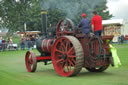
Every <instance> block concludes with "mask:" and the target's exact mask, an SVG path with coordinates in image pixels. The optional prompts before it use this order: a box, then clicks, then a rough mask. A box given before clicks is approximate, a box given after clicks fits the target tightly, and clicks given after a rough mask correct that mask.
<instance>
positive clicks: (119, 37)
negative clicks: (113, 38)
mask: <svg viewBox="0 0 128 85" xmlns="http://www.w3.org/2000/svg"><path fill="white" fill-rule="evenodd" d="M120 43H121V36H120V35H119V36H118V44H120Z"/></svg>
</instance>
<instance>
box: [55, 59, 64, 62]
mask: <svg viewBox="0 0 128 85" xmlns="http://www.w3.org/2000/svg"><path fill="white" fill-rule="evenodd" d="M61 61H62V62H63V61H64V59H59V60H57V61H56V62H57V63H60V62H61Z"/></svg>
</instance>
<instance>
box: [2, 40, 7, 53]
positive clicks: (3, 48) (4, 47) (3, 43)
mask: <svg viewBox="0 0 128 85" xmlns="http://www.w3.org/2000/svg"><path fill="white" fill-rule="evenodd" d="M5 49H6V41H5V39H3V40H2V50H3V51H5Z"/></svg>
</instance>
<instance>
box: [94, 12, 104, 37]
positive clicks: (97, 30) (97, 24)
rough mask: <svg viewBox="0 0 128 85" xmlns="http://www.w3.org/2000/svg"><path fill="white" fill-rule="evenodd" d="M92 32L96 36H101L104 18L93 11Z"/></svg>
mask: <svg viewBox="0 0 128 85" xmlns="http://www.w3.org/2000/svg"><path fill="white" fill-rule="evenodd" d="M92 31H93V32H94V34H95V35H96V36H101V32H102V17H101V16H99V15H98V14H97V12H96V11H93V18H92Z"/></svg>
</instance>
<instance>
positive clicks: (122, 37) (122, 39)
mask: <svg viewBox="0 0 128 85" xmlns="http://www.w3.org/2000/svg"><path fill="white" fill-rule="evenodd" d="M123 43H124V35H121V44H123Z"/></svg>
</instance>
